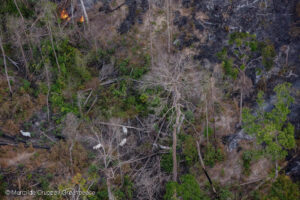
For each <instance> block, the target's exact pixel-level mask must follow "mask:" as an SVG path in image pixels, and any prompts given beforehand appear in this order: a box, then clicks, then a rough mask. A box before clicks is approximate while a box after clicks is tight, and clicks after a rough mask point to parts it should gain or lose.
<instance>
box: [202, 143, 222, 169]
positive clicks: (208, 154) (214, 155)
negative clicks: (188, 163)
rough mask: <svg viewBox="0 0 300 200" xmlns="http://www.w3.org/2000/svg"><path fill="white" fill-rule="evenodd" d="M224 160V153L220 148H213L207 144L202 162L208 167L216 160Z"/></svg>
mask: <svg viewBox="0 0 300 200" xmlns="http://www.w3.org/2000/svg"><path fill="white" fill-rule="evenodd" d="M222 160H224V155H223V153H222V152H221V149H215V148H214V147H213V145H212V144H208V145H207V146H206V147H205V154H204V163H205V165H208V166H210V167H213V166H214V165H215V163H216V162H218V161H222Z"/></svg>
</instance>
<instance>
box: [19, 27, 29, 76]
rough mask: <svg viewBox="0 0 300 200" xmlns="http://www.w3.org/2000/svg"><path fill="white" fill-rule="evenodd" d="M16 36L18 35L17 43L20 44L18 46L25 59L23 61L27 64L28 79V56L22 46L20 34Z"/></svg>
mask: <svg viewBox="0 0 300 200" xmlns="http://www.w3.org/2000/svg"><path fill="white" fill-rule="evenodd" d="M16 35H17V42H18V45H19V47H20V50H21V54H22V57H23V60H24V64H25V73H26V76H27V77H28V74H29V69H28V63H27V60H26V55H25V52H24V49H23V46H22V43H21V40H20V35H19V33H18V32H16Z"/></svg>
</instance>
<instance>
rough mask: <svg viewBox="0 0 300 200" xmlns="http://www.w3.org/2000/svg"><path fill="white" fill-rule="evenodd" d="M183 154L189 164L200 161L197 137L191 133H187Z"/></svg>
mask: <svg viewBox="0 0 300 200" xmlns="http://www.w3.org/2000/svg"><path fill="white" fill-rule="evenodd" d="M183 155H184V158H185V161H186V162H187V164H188V165H189V166H191V165H192V164H194V163H195V162H196V161H198V152H197V148H196V141H195V138H194V137H193V136H191V135H186V136H185V139H184V142H183Z"/></svg>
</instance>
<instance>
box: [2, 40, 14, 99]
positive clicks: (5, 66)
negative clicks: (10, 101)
mask: <svg viewBox="0 0 300 200" xmlns="http://www.w3.org/2000/svg"><path fill="white" fill-rule="evenodd" d="M0 48H1V51H2V56H3V63H4V70H5V76H6V80H7V84H8V88H9V92H10V94H11V95H12V89H11V85H10V81H9V77H8V72H7V64H6V56H5V52H4V48H3V44H2V38H1V36H0Z"/></svg>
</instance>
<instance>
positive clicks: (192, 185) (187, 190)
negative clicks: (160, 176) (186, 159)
mask: <svg viewBox="0 0 300 200" xmlns="http://www.w3.org/2000/svg"><path fill="white" fill-rule="evenodd" d="M180 182H181V184H179V183H177V182H168V183H167V185H166V194H165V195H164V199H165V200H176V199H183V200H190V199H193V200H208V199H209V197H208V196H207V195H206V194H205V193H204V192H203V191H202V190H201V189H200V186H199V184H198V183H197V181H196V179H195V177H194V176H192V175H190V174H186V175H183V176H181V177H180Z"/></svg>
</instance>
